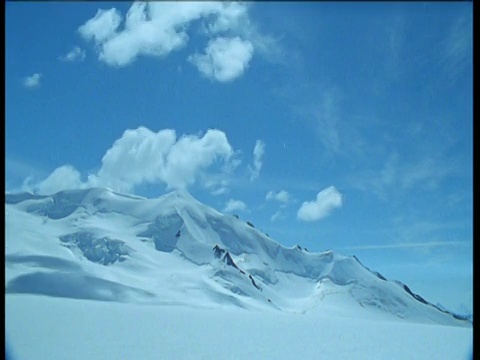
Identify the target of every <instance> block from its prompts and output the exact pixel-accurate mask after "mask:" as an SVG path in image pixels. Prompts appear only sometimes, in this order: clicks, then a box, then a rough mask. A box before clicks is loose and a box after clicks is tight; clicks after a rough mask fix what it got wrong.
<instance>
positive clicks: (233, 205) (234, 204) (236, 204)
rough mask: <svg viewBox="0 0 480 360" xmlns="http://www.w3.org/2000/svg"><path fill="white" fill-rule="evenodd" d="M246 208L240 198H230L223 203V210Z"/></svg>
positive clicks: (242, 209)
mask: <svg viewBox="0 0 480 360" xmlns="http://www.w3.org/2000/svg"><path fill="white" fill-rule="evenodd" d="M245 210H247V205H246V204H245V203H244V202H243V201H241V200H235V199H230V200H228V201H227V203H226V204H225V207H224V208H223V212H233V211H245Z"/></svg>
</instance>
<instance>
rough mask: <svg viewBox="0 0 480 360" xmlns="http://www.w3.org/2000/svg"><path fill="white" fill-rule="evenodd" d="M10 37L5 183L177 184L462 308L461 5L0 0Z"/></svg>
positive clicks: (466, 166) (468, 113) (467, 23)
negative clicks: (34, 0) (28, 0)
mask: <svg viewBox="0 0 480 360" xmlns="http://www.w3.org/2000/svg"><path fill="white" fill-rule="evenodd" d="M127 13H128V14H129V15H128V16H127ZM127 17H128V21H126V18H127ZM126 23H128V24H126ZM5 41H6V46H5V49H6V57H5V65H6V67H5V70H6V84H5V89H6V178H5V181H6V190H7V191H25V190H28V191H36V192H39V193H52V192H55V191H59V190H62V189H67V188H79V187H88V186H108V187H111V188H113V189H116V190H119V191H124V192H133V193H136V194H139V195H143V196H147V197H156V196H159V195H162V194H163V193H165V192H166V191H169V190H171V189H174V188H185V189H187V190H188V191H189V192H190V193H191V194H192V195H194V196H195V197H196V198H198V199H199V200H200V201H202V202H204V203H206V204H209V205H211V206H213V207H215V208H217V209H219V210H225V211H227V212H231V213H234V214H238V215H239V216H240V217H241V218H243V219H245V220H250V221H252V222H253V223H254V224H255V226H256V227H257V228H260V229H262V230H263V231H265V232H267V233H268V234H269V235H270V236H271V237H272V238H274V239H275V240H277V241H279V242H280V243H282V244H284V245H286V246H293V245H295V244H297V243H298V244H300V245H302V246H304V247H307V248H308V249H309V250H310V251H323V250H327V249H334V250H337V251H339V252H341V253H344V254H347V255H353V254H356V255H357V256H358V257H359V258H360V260H362V262H363V263H364V264H365V265H367V266H368V267H370V268H372V269H374V270H377V271H379V272H381V273H382V274H383V275H384V276H386V277H387V278H390V279H398V280H401V281H403V282H405V283H407V284H408V285H409V286H410V287H411V288H412V290H413V291H416V292H418V293H419V294H420V295H422V296H424V297H425V298H426V299H427V300H429V301H432V302H440V303H442V304H443V305H445V306H449V307H451V308H454V309H458V308H459V307H460V306H463V305H464V306H466V307H467V308H468V309H471V308H472V289H473V283H472V276H473V265H472V263H473V229H472V227H473V224H472V223H473V197H472V195H473V167H472V162H473V135H472V134H473V111H472V107H473V91H472V89H473V76H472V73H473V65H472V3H470V2H439V3H434V2H427V3H420V2H412V3H400V2H385V3H382V2H373V3H362V2H360V3H333V2H328V3H323V2H318V3H315V2H313V3H310V2H306V3H292V2H289V3H288V2H285V3H268V2H258V3H256V2H251V3H242V4H239V3H225V4H224V3H200V2H184V3H176V4H172V3H166V2H158V3H156V2H153V3H150V5H148V6H145V4H142V3H135V4H132V3H126V2H121V3H109V2H101V3H95V2H83V3H52V2H48V3H26V2H25V3H14V2H7V3H6V35H5ZM446 284H448V286H446ZM462 304H463V305H462Z"/></svg>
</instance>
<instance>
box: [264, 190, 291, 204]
mask: <svg viewBox="0 0 480 360" xmlns="http://www.w3.org/2000/svg"><path fill="white" fill-rule="evenodd" d="M265 200H276V201H280V202H282V203H288V202H289V201H290V194H289V193H288V192H287V191H285V190H280V191H279V192H277V193H275V191H269V192H268V193H267V195H266V196H265Z"/></svg>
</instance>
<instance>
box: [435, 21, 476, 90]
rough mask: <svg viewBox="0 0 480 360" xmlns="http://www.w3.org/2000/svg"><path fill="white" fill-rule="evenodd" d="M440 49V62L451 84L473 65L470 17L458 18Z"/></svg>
mask: <svg viewBox="0 0 480 360" xmlns="http://www.w3.org/2000/svg"><path fill="white" fill-rule="evenodd" d="M441 46H442V47H441V49H440V56H439V62H440V64H441V65H442V67H443V70H444V74H445V77H446V79H447V80H448V83H449V84H453V83H455V82H456V81H457V80H458V78H459V75H460V73H461V72H462V71H464V70H465V69H466V67H467V66H470V65H472V64H473V62H472V55H473V27H472V18H471V17H470V16H468V17H466V16H464V17H460V18H457V19H456V20H455V21H454V22H453V23H452V25H451V27H450V29H449V31H448V33H447V36H446V38H445V39H444V41H443V43H442V45H441Z"/></svg>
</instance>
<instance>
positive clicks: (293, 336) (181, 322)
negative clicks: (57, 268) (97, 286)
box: [5, 294, 473, 360]
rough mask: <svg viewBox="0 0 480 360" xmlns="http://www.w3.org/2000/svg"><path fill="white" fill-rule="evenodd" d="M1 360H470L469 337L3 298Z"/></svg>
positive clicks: (343, 321) (232, 312)
mask: <svg viewBox="0 0 480 360" xmlns="http://www.w3.org/2000/svg"><path fill="white" fill-rule="evenodd" d="M5 329H6V341H7V346H8V351H9V354H10V355H11V358H10V360H12V359H13V360H29V359H32V360H35V359H69V360H84V359H89V360H105V359H111V360H123V359H142V360H143V359H147V360H158V359H180V360H186V359H192V360H198V359H208V360H215V359H248V360H256V359H259V360H265V359H280V360H282V359H292V360H296V359H392V360H395V359H399V360H403V359H422V360H428V359H432V360H438V359H452V360H453V359H455V360H467V359H468V360H470V359H473V356H472V344H473V336H472V328H467V327H458V326H442V325H432V324H421V323H414V322H409V321H386V320H380V319H369V318H363V319H362V318H358V317H357V314H356V313H355V312H354V311H350V312H349V311H347V313H344V314H343V315H338V316H337V315H333V314H331V313H329V312H324V313H318V314H315V316H311V315H309V314H304V315H302V314H291V313H285V312H279V311H275V310H267V311H256V310H251V311H246V310H243V309H239V308H234V307H222V308H215V309H194V308H192V307H185V306H172V305H165V306H156V305H140V304H133V303H118V302H103V301H88V300H73V299H69V300H66V299H60V298H55V297H45V296H36V295H18V294H9V295H7V297H6V328H5Z"/></svg>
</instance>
